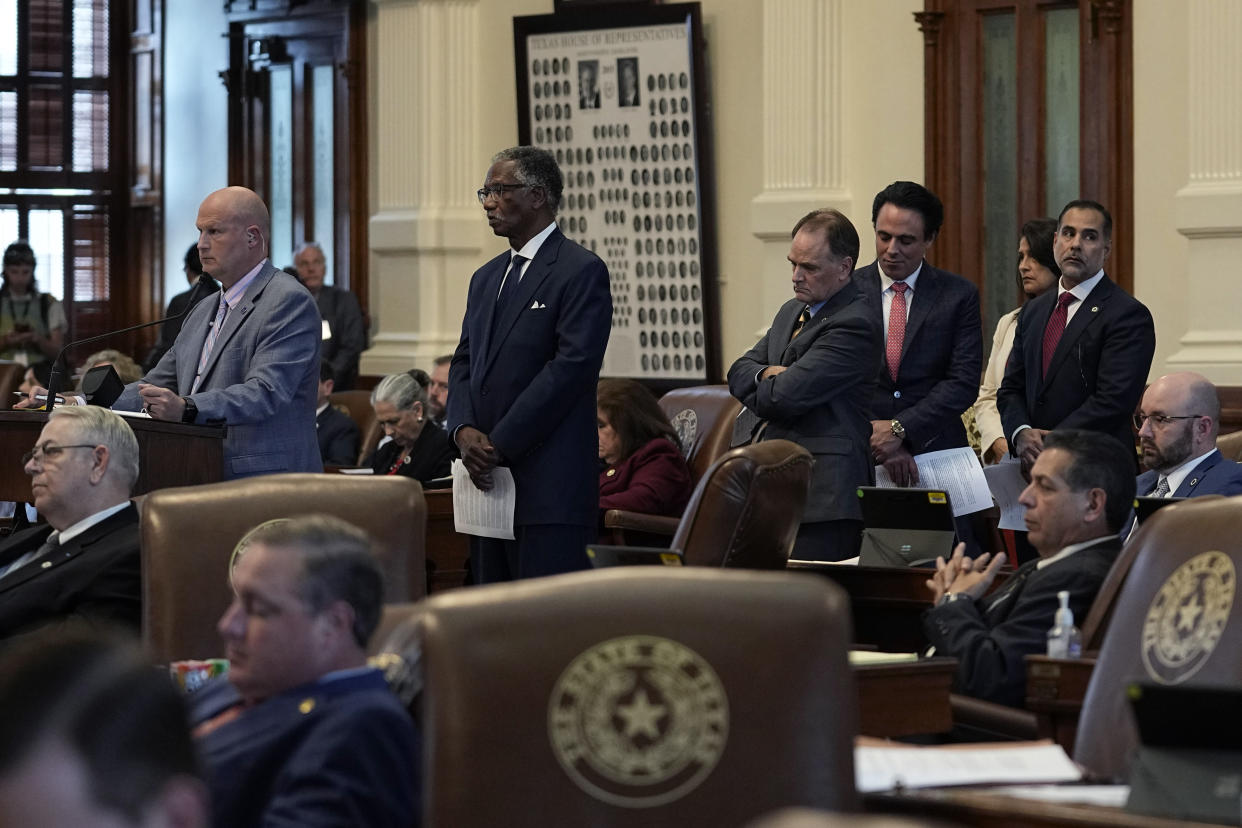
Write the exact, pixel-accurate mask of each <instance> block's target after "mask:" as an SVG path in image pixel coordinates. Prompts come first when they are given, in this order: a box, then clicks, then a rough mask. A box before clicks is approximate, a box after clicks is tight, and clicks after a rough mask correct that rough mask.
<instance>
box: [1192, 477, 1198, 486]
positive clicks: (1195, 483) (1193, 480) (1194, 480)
mask: <svg viewBox="0 0 1242 828" xmlns="http://www.w3.org/2000/svg"><path fill="white" fill-rule="evenodd" d="M1198 483H1199V478H1197V477H1195V478H1192V479H1191V481H1190V485H1192V486H1196V485H1198Z"/></svg>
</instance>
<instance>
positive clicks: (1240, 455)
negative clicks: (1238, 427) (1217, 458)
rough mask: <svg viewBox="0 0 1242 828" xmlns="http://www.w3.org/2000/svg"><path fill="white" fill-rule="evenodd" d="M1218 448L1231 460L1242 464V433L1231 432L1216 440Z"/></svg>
mask: <svg viewBox="0 0 1242 828" xmlns="http://www.w3.org/2000/svg"><path fill="white" fill-rule="evenodd" d="M1216 447H1217V448H1218V449H1220V453H1221V454H1223V455H1225V456H1226V457H1228V458H1229V459H1230V460H1236V461H1239V462H1242V431H1231V432H1229V433H1228V434H1221V435H1220V436H1218V437H1217V438H1216Z"/></svg>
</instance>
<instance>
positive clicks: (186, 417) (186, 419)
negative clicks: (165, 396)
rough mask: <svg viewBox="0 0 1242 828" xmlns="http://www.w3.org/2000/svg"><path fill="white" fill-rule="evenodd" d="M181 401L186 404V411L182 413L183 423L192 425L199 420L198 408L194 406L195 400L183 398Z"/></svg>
mask: <svg viewBox="0 0 1242 828" xmlns="http://www.w3.org/2000/svg"><path fill="white" fill-rule="evenodd" d="M181 401H182V402H183V403H185V411H182V412H181V422H183V423H192V422H194V421H195V420H197V419H198V406H197V405H195V404H194V400H192V399H190V398H189V397H182V398H181Z"/></svg>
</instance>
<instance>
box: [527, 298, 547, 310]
mask: <svg viewBox="0 0 1242 828" xmlns="http://www.w3.org/2000/svg"><path fill="white" fill-rule="evenodd" d="M546 307H547V305H545V304H544V303H543V302H540V301H539V300H538V299H536V300H535V301H534V302H531V303H530V309H531V310H543V309H544V308H546Z"/></svg>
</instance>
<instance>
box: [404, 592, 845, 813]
mask: <svg viewBox="0 0 1242 828" xmlns="http://www.w3.org/2000/svg"><path fill="white" fill-rule="evenodd" d="M848 641H849V609H848V607H847V599H846V597H845V594H844V593H843V592H842V591H841V589H840V588H839V587H837V586H836V585H835V584H831V583H829V582H827V581H825V580H821V579H817V578H803V577H799V576H797V575H790V574H786V573H753V572H751V573H737V572H723V571H721V572H715V571H710V570H703V569H699V570H694V569H677V570H664V569H650V568H647V567H633V568H625V569H613V570H607V571H596V572H580V573H573V574H569V575H560V576H555V577H551V578H540V579H536V580H532V581H526V582H520V583H515V584H506V585H499V586H487V587H477V588H474V589H470V590H460V591H457V592H450V593H446V594H444V595H439V596H435V597H433V598H431V599H429V600H428V601H427V602H426V603H425V605H424V611H423V613H422V615H421V617H420V618H418V619H417V620H416V621H414V622H412V623H410V624H408V625H406V626H404V627H402V628H400V629H399V630H398V631H397V632H396V633H395V634H394V636H393V638H392V639H390V641H389V642H388V645H387V646H386V647H384V648H383V649H385V650H386V651H392V652H399V653H406V654H408V657H409V658H410V659H414V660H417V659H421V666H422V670H421V674H422V676H423V681H424V684H423V696H422V703H421V713H420V718H421V720H422V726H423V732H424V733H425V734H426V740H427V744H426V746H425V751H424V756H425V757H426V768H425V772H424V790H423V799H424V803H425V813H424V819H423V822H424V824H427V825H452V826H454V828H471V826H488V828H490V827H491V826H495V825H511V826H523V825H530V826H536V825H537V826H547V825H592V826H596V828H612V827H613V826H616V827H617V828H623V826H639V825H643V826H646V825H657V824H658V825H740V824H743V823H745V822H746V821H747V820H749V819H753V818H755V817H758V816H759V815H761V814H765V813H768V812H770V811H773V810H775V809H777V808H781V807H785V806H795V805H801V806H806V807H814V808H824V809H835V810H851V809H853V808H854V807H856V805H857V795H856V793H855V789H854V762H853V739H854V735H855V733H856V732H857V729H858V720H857V699H856V695H855V688H854V682H853V673H852V671H851V670H850V669H849V666H848V664H847V646H848V643H847V642H848Z"/></svg>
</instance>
